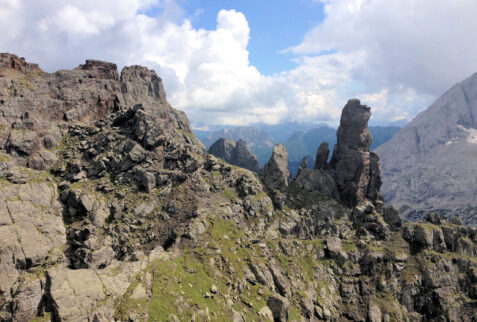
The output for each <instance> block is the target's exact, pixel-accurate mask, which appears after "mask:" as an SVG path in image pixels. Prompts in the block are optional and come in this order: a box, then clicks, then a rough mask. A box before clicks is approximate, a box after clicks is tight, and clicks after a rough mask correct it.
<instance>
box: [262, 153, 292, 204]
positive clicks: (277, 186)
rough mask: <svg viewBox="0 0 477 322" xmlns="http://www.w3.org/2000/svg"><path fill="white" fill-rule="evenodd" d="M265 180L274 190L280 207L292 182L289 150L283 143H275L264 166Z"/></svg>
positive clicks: (274, 198)
mask: <svg viewBox="0 0 477 322" xmlns="http://www.w3.org/2000/svg"><path fill="white" fill-rule="evenodd" d="M263 182H264V184H265V186H266V187H267V188H268V189H269V190H270V191H272V193H273V196H274V197H273V200H274V202H275V204H276V205H277V206H279V207H280V206H281V205H283V204H284V201H285V198H286V192H287V189H288V185H289V183H290V172H288V152H287V150H286V149H285V147H284V146H283V145H282V144H277V145H275V147H274V148H273V153H272V156H271V157H270V159H269V160H268V162H267V163H266V164H265V166H264V167H263Z"/></svg>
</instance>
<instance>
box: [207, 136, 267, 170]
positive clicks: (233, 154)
mask: <svg viewBox="0 0 477 322" xmlns="http://www.w3.org/2000/svg"><path fill="white" fill-rule="evenodd" d="M208 152H209V153H210V154H213V155H215V156H216V157H218V158H221V159H223V160H225V161H227V162H228V163H230V164H233V165H236V166H238V167H242V168H245V169H248V170H250V171H253V172H258V171H260V163H258V159H257V157H256V156H255V155H254V154H253V153H252V152H250V150H249V149H248V147H247V143H246V142H245V141H243V140H238V141H234V140H232V139H224V138H221V139H218V140H217V141H216V142H215V143H214V144H212V145H211V146H210V148H209V150H208Z"/></svg>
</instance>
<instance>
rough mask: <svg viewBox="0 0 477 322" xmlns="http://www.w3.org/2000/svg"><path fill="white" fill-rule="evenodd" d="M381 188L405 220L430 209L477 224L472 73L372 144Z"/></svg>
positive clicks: (476, 87)
mask: <svg viewBox="0 0 477 322" xmlns="http://www.w3.org/2000/svg"><path fill="white" fill-rule="evenodd" d="M376 152H377V153H378V154H379V155H380V157H381V167H382V169H383V181H384V184H383V188H382V192H383V195H384V197H385V201H387V202H390V203H392V204H394V205H395V206H396V207H397V208H399V209H400V210H401V213H402V214H404V216H405V217H407V218H409V219H417V218H419V217H421V216H423V215H424V213H425V212H428V211H430V210H435V211H437V212H439V213H441V214H445V215H447V216H451V217H452V216H454V215H457V214H458V215H461V217H462V220H463V221H464V223H467V224H472V225H477V198H476V197H477V73H475V74H474V75H472V76H471V77H469V78H468V79H466V80H464V81H463V82H461V83H458V84H456V85H454V86H453V87H452V88H450V89H449V90H448V91H447V92H446V93H445V94H443V95H442V96H441V97H440V98H439V99H438V100H437V101H436V102H435V103H434V104H432V105H431V106H429V108H427V109H426V110H425V111H423V112H421V113H420V114H419V115H417V116H416V118H414V120H412V121H411V123H409V124H408V125H407V126H406V127H405V128H403V129H402V130H401V131H400V132H399V133H397V134H396V135H395V136H394V137H393V138H392V139H391V140H389V141H388V142H386V143H384V144H383V145H381V146H380V147H379V148H377V149H376Z"/></svg>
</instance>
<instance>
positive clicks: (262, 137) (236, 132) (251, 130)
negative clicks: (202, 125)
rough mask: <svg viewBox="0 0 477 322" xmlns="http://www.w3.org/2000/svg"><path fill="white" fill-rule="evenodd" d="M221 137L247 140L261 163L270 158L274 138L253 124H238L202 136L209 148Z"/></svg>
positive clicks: (249, 147) (250, 148)
mask: <svg viewBox="0 0 477 322" xmlns="http://www.w3.org/2000/svg"><path fill="white" fill-rule="evenodd" d="M221 138H226V139H232V140H234V141H240V140H243V141H245V142H247V148H248V149H249V150H250V151H251V152H252V153H253V154H254V155H256V156H257V159H258V161H259V162H260V164H261V165H264V164H265V163H266V162H267V161H268V159H269V158H270V154H271V152H272V150H273V145H274V142H275V141H274V139H273V138H272V137H271V136H270V134H268V133H267V132H265V131H262V130H260V129H258V128H256V127H253V126H237V127H233V128H230V129H221V130H218V131H215V132H213V133H210V134H209V135H207V136H206V137H203V138H202V143H204V145H205V146H206V147H207V148H209V147H211V146H212V144H214V143H215V142H217V140H219V139H221Z"/></svg>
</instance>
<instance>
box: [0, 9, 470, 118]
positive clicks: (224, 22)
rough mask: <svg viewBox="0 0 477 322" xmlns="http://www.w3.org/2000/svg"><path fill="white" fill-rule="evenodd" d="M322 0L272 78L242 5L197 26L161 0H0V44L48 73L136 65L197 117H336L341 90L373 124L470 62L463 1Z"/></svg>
mask: <svg viewBox="0 0 477 322" xmlns="http://www.w3.org/2000/svg"><path fill="white" fill-rule="evenodd" d="M323 2H324V3H325V14H326V18H325V20H324V21H323V22H321V23H319V24H318V25H317V26H316V27H314V28H313V29H312V30H310V31H309V32H308V33H307V34H306V35H305V36H304V39H303V42H302V43H301V44H298V45H296V46H295V47H290V48H289V49H288V51H290V52H293V53H294V54H295V58H294V59H295V61H296V63H297V67H296V68H294V69H291V70H289V71H286V72H282V73H279V74H275V75H272V76H265V75H263V74H261V73H260V71H259V70H258V69H257V68H256V67H255V66H252V65H251V64H250V61H249V51H248V42H249V38H250V27H249V25H248V21H247V19H246V17H245V15H244V14H242V13H241V12H237V11H235V10H221V11H220V12H218V14H217V25H216V28H215V29H212V30H204V29H199V28H194V27H193V26H192V23H191V21H190V20H188V19H187V18H185V16H186V13H185V12H184V11H183V10H182V9H181V7H180V6H179V5H178V4H177V3H176V2H174V1H173V0H160V1H159V0H125V1H115V0H94V1H93V0H83V1H66V0H41V1H34V2H32V1H27V0H0V30H2V31H4V32H2V33H0V44H1V48H0V50H1V51H8V52H13V53H16V54H19V55H21V56H24V57H26V58H27V59H28V60H29V61H32V62H37V63H39V64H40V66H41V67H42V68H44V69H45V70H47V71H50V72H52V71H55V70H57V69H60V68H73V67H75V66H76V65H78V64H80V63H82V62H83V61H84V60H85V59H87V58H95V59H102V60H107V61H113V62H115V63H117V64H118V65H119V66H120V67H121V66H125V65H131V64H142V65H146V66H148V67H149V68H153V69H155V70H156V71H157V73H158V74H159V76H161V77H162V78H163V80H164V84H165V87H166V92H167V94H168V99H169V101H170V102H171V104H172V105H173V106H175V107H177V108H179V109H183V110H185V111H186V112H187V114H188V116H189V118H190V119H191V121H192V122H193V123H195V124H197V125H199V124H204V125H211V124H224V125H225V124H227V125H242V124H250V123H256V122H266V123H278V122H281V121H303V122H306V121H317V122H323V121H325V122H329V123H333V124H336V123H337V121H338V119H339V116H340V113H341V108H342V106H343V105H344V104H345V102H346V100H347V99H348V98H350V97H359V98H361V99H362V100H363V101H364V102H365V103H368V104H369V105H371V106H373V108H374V109H373V120H374V121H376V122H384V121H395V120H401V119H409V118H410V117H412V116H414V115H415V114H416V113H417V111H419V110H420V109H422V108H424V107H426V105H428V104H429V103H430V101H431V100H432V99H433V98H435V97H436V95H437V94H440V93H441V92H442V91H444V90H445V89H446V88H447V87H449V86H450V84H452V83H453V82H456V81H458V80H461V79H463V78H464V77H465V76H467V74H470V73H471V72H472V71H475V70H477V65H476V64H477V59H475V58H476V50H477V43H476V42H473V41H472V39H473V38H472V35H471V33H472V32H473V31H474V30H475V22H473V20H472V18H473V17H472V13H473V12H477V8H475V6H476V5H477V4H474V1H471V0H469V1H467V0H461V1H455V2H449V1H446V2H444V1H443V0H432V1H431V0H419V1H417V0H416V1H411V0H405V1H403V0H386V1H384V0H380V1H378V0H334V1H329V0H323ZM149 9H156V11H157V12H159V14H157V15H154V16H151V15H146V14H145V13H146V12H148V10H149ZM156 11H155V12H156ZM457 16H458V17H459V18H458V19H457V18H456V17H457Z"/></svg>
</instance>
